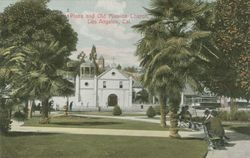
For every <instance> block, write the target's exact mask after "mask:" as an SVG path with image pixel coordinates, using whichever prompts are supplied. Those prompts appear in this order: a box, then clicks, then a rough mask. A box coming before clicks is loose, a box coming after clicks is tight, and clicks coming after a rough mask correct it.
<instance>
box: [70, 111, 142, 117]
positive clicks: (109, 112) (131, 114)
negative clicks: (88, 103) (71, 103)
mask: <svg viewBox="0 0 250 158" xmlns="http://www.w3.org/2000/svg"><path fill="white" fill-rule="evenodd" d="M70 114H84V115H104V116H113V114H112V112H111V111H100V112H96V111H84V112H81V111H79V112H70ZM122 116H146V112H145V114H143V113H122V115H121V117H122Z"/></svg>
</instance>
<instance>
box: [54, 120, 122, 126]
mask: <svg viewBox="0 0 250 158" xmlns="http://www.w3.org/2000/svg"><path fill="white" fill-rule="evenodd" d="M50 124H52V125H53V124H54V125H61V126H102V125H118V124H123V123H122V122H95V121H94V122H52V123H50Z"/></svg>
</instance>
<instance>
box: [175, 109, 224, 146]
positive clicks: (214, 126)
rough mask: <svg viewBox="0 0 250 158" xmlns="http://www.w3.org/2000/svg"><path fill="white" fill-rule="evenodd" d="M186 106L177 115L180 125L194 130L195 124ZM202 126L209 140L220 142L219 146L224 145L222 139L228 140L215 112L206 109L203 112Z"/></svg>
mask: <svg viewBox="0 0 250 158" xmlns="http://www.w3.org/2000/svg"><path fill="white" fill-rule="evenodd" d="M188 109H189V107H188V106H183V107H182V109H181V112H180V113H179V115H178V116H179V121H180V124H182V123H183V122H184V123H186V124H188V128H196V126H197V125H196V124H195V123H193V121H192V115H191V113H190V112H189V111H188ZM203 126H204V130H205V133H206V134H207V136H208V137H209V139H210V138H218V140H220V141H221V144H223V143H224V139H229V138H228V137H227V136H226V135H225V130H224V128H223V126H222V123H221V120H220V118H219V117H218V112H217V111H215V110H212V111H210V110H209V109H206V110H205V111H204V118H203Z"/></svg>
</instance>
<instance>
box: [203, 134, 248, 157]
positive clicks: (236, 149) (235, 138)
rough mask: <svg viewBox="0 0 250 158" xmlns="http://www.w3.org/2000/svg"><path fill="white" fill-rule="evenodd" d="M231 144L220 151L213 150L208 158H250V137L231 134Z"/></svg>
mask: <svg viewBox="0 0 250 158" xmlns="http://www.w3.org/2000/svg"><path fill="white" fill-rule="evenodd" d="M227 135H228V136H229V137H230V141H229V144H228V145H227V146H226V147H225V148H223V149H220V150H211V151H209V152H208V154H207V158H248V157H250V136H247V135H244V134H240V133H236V132H230V133H227Z"/></svg>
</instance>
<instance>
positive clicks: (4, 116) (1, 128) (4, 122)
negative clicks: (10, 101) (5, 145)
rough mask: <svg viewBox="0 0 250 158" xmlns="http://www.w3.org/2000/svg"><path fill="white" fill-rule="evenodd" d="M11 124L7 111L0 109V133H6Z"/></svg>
mask: <svg viewBox="0 0 250 158" xmlns="http://www.w3.org/2000/svg"><path fill="white" fill-rule="evenodd" d="M11 122H12V121H11V116H10V111H9V109H3V108H0V133H3V134H5V133H7V132H8V131H9V130H10V124H11Z"/></svg>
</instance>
